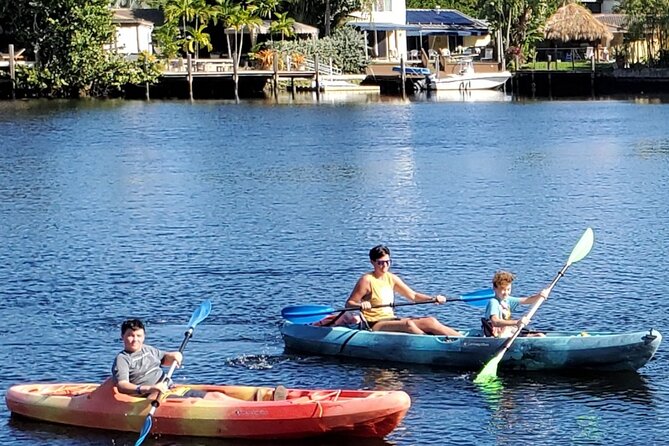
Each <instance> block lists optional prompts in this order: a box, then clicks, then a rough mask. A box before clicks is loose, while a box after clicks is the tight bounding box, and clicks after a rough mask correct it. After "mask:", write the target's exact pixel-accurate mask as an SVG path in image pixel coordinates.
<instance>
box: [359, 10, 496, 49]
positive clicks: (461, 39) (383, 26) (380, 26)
mask: <svg viewBox="0 0 669 446" xmlns="http://www.w3.org/2000/svg"><path fill="white" fill-rule="evenodd" d="M349 25H351V26H354V27H355V28H357V29H359V30H362V31H364V32H365V34H366V35H367V41H368V49H369V56H370V58H371V59H372V60H373V61H374V60H376V61H386V62H392V61H398V60H399V58H400V57H403V58H404V59H405V60H413V59H416V58H417V57H420V55H421V54H422V53H423V52H425V53H427V54H429V55H430V56H431V57H432V56H434V57H436V56H438V55H442V54H449V55H450V54H456V53H458V52H460V53H465V52H467V53H471V54H474V55H476V56H479V55H480V57H481V58H485V57H486V56H487V58H488V59H492V48H490V43H491V36H490V30H489V28H488V25H487V24H486V23H485V22H483V21H482V20H477V19H474V18H472V17H469V16H467V15H466V14H463V13H462V12H460V11H457V10H455V9H441V8H438V7H437V8H434V9H406V6H405V1H404V0H385V1H383V2H375V3H373V9H372V11H371V12H369V13H366V12H362V13H357V14H355V15H354V16H353V19H352V21H350V22H349ZM486 47H489V51H487V52H486V51H484V50H483V48H486Z"/></svg>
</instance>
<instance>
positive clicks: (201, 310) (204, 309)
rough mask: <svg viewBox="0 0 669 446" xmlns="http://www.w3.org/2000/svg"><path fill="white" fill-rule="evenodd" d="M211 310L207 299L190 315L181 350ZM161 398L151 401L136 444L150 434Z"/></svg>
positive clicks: (170, 374)
mask: <svg viewBox="0 0 669 446" xmlns="http://www.w3.org/2000/svg"><path fill="white" fill-rule="evenodd" d="M210 312H211V301H209V300H205V301H204V302H202V303H201V304H200V306H199V307H198V308H197V309H196V310H195V311H194V312H193V315H192V316H191V317H190V321H189V322H188V330H186V333H185V334H184V340H183V341H182V342H181V346H180V347H179V352H180V353H183V351H184V349H185V348H186V344H188V341H189V340H190V338H192V337H193V331H194V330H195V326H196V325H197V324H199V323H200V322H202V321H203V320H205V319H206V318H207V316H209V313H210ZM176 367H177V364H176V362H173V363H172V365H171V366H170V368H169V370H168V371H167V375H165V381H167V380H169V379H170V378H171V377H172V374H173V373H174V369H176ZM158 399H159V398H156V399H154V400H153V401H151V409H150V410H149V414H148V415H147V416H146V420H144V425H143V426H142V430H141V432H140V433H139V438H138V439H137V441H136V442H135V446H139V445H141V444H142V442H143V441H144V439H145V438H146V436H147V435H148V434H149V432H150V431H151V426H152V425H153V414H154V413H155V412H156V409H157V408H158V406H160V402H159V401H158Z"/></svg>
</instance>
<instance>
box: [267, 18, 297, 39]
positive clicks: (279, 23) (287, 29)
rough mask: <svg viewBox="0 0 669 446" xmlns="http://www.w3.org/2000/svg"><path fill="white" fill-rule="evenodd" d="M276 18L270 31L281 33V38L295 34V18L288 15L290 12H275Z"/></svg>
mask: <svg viewBox="0 0 669 446" xmlns="http://www.w3.org/2000/svg"><path fill="white" fill-rule="evenodd" d="M274 15H275V16H276V20H272V24H271V25H270V26H269V31H270V33H272V34H281V40H283V38H284V37H291V36H293V35H295V28H294V25H295V19H293V18H291V17H288V13H287V12H284V13H281V12H275V13H274Z"/></svg>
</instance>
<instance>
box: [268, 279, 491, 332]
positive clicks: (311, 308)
mask: <svg viewBox="0 0 669 446" xmlns="http://www.w3.org/2000/svg"><path fill="white" fill-rule="evenodd" d="M494 296H495V293H494V292H493V290H492V288H486V289H483V290H478V291H473V292H471V293H467V294H463V295H462V296H459V297H453V298H446V302H466V303H468V304H470V305H474V306H485V305H486V304H487V302H488V300H489V299H492V298H493V297H494ZM435 302H436V299H431V300H426V301H423V302H401V303H397V304H395V303H393V304H385V305H378V306H375V307H372V308H382V307H404V306H407V305H421V304H433V303H435ZM358 310H360V308H357V307H355V308H339V309H334V308H332V307H328V306H327V305H292V306H289V307H286V308H284V309H283V310H281V316H282V317H283V318H284V319H286V320H287V321H290V322H293V323H295V324H311V323H312V322H317V321H320V320H321V319H323V317H325V316H327V315H328V314H332V313H342V312H344V311H358Z"/></svg>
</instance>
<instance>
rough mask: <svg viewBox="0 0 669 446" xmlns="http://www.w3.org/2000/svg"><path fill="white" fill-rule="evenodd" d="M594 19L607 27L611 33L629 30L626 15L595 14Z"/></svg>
mask: <svg viewBox="0 0 669 446" xmlns="http://www.w3.org/2000/svg"><path fill="white" fill-rule="evenodd" d="M593 17H594V18H596V19H597V20H599V21H600V22H602V23H603V24H604V25H606V26H607V27H608V28H609V31H611V32H614V33H615V32H624V31H625V30H626V29H627V15H626V14H593Z"/></svg>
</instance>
